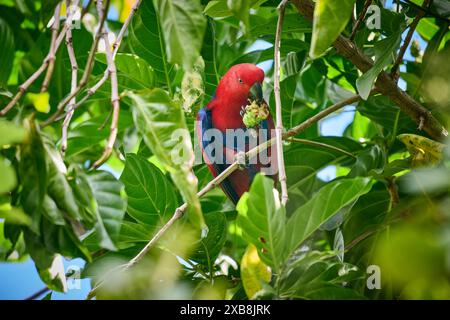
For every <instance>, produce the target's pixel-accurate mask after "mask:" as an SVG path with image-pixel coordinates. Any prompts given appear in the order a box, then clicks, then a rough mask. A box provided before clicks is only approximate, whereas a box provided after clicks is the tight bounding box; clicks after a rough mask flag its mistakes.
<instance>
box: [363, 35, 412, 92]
mask: <svg viewBox="0 0 450 320" xmlns="http://www.w3.org/2000/svg"><path fill="white" fill-rule="evenodd" d="M402 31H403V29H400V30H397V32H394V33H393V34H392V35H390V36H389V37H387V38H384V39H383V40H380V41H378V42H377V43H375V45H374V50H375V63H374V65H373V66H372V68H370V70H368V71H367V72H365V73H364V74H363V75H362V76H361V77H359V78H358V80H356V87H357V88H358V93H359V95H360V96H361V98H363V99H364V100H367V98H368V97H369V94H370V91H371V90H372V87H373V84H374V83H375V80H376V79H377V77H378V75H379V74H380V72H381V71H383V69H384V68H385V67H386V66H388V65H389V64H390V63H391V62H392V60H393V53H394V51H395V49H396V48H398V46H399V44H400V40H401V38H402Z"/></svg>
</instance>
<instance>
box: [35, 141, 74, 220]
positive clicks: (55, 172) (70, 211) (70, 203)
mask: <svg viewBox="0 0 450 320" xmlns="http://www.w3.org/2000/svg"><path fill="white" fill-rule="evenodd" d="M44 148H45V152H46V159H47V170H48V181H47V193H48V195H49V196H50V197H51V198H53V200H54V201H55V204H56V206H58V208H60V209H61V210H62V211H64V212H65V213H67V215H68V216H69V217H71V218H73V219H76V220H79V219H80V218H81V215H80V210H79V208H78V205H77V202H76V199H75V196H74V194H73V191H72V188H71V187H70V185H69V182H68V181H67V177H66V175H67V169H66V166H65V164H64V162H63V160H62V158H61V155H60V154H59V151H58V150H56V149H55V147H54V146H53V145H52V144H51V142H50V141H48V139H47V138H45V140H44Z"/></svg>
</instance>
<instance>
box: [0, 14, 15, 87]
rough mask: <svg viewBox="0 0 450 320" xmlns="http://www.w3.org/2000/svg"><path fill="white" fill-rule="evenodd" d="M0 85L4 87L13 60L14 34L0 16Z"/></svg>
mask: <svg viewBox="0 0 450 320" xmlns="http://www.w3.org/2000/svg"><path fill="white" fill-rule="evenodd" d="M0 43H1V44H2V50H1V51H0V87H6V82H7V81H8V78H9V74H10V73H11V70H12V67H13V61H14V35H13V32H12V30H11V28H10V26H9V25H8V24H7V23H6V21H5V20H3V19H2V18H0Z"/></svg>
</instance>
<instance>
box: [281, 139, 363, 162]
mask: <svg viewBox="0 0 450 320" xmlns="http://www.w3.org/2000/svg"><path fill="white" fill-rule="evenodd" d="M287 141H292V142H298V143H302V144H307V145H311V146H316V147H321V148H325V149H330V150H334V151H337V152H340V153H342V154H345V155H346V156H349V157H351V158H353V159H356V156H355V155H354V154H352V153H350V152H348V151H345V150H344V149H341V148H338V147H335V146H331V145H329V144H326V143H322V142H318V141H312V140H306V139H299V138H288V139H287Z"/></svg>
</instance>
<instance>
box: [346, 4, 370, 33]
mask: <svg viewBox="0 0 450 320" xmlns="http://www.w3.org/2000/svg"><path fill="white" fill-rule="evenodd" d="M371 4H372V0H366V2H365V3H364V7H363V9H362V10H361V12H360V13H359V16H358V20H356V23H355V25H354V26H353V30H352V34H351V35H350V40H352V41H353V39H354V38H355V36H356V32H357V31H358V29H359V26H360V25H361V23H362V22H363V21H364V17H365V16H366V13H367V10H368V9H369V7H370V5H371Z"/></svg>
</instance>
